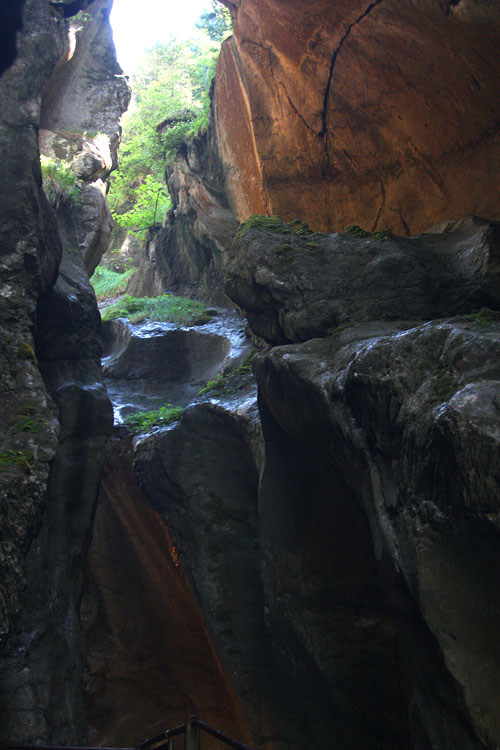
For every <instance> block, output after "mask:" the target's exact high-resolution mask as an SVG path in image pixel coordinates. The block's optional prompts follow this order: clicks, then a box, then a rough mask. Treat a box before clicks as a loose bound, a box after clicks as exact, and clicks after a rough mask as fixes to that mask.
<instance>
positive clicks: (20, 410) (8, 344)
mask: <svg viewBox="0 0 500 750" xmlns="http://www.w3.org/2000/svg"><path fill="white" fill-rule="evenodd" d="M17 5H18V4H17ZM2 12H4V11H3V10H2ZM23 24H24V29H25V33H23V34H22V35H21V34H20V35H19V37H18V41H17V46H18V58H17V60H16V61H15V63H14V64H13V65H12V66H11V67H9V68H8V70H6V71H5V72H4V73H3V75H2V77H1V79H0V97H1V101H2V107H1V111H0V133H1V137H0V159H1V162H2V169H3V174H4V178H3V179H2V181H1V183H0V245H1V247H2V261H1V264H0V287H1V296H0V329H1V330H0V338H1V341H2V364H1V369H0V381H1V388H0V402H1V403H0V411H1V416H2V424H3V425H4V430H3V435H2V441H1V447H0V452H1V453H2V456H3V460H4V464H5V465H4V466H3V467H2V469H3V470H2V472H1V474H2V480H6V481H2V487H1V505H2V508H1V510H2V518H3V519H5V525H3V527H2V532H3V538H2V553H1V563H0V588H1V591H0V600H1V606H0V642H2V643H3V642H4V640H5V636H6V634H7V632H8V630H9V627H10V624H11V618H12V617H13V616H14V615H15V614H16V613H17V611H18V610H19V606H20V601H21V594H22V590H23V586H24V583H25V579H24V557H25V551H26V549H27V547H28V546H29V543H30V540H31V538H32V536H33V535H34V534H35V533H36V531H37V530H38V529H39V527H40V522H41V515H42V512H43V506H44V503H45V500H46V495H45V487H46V480H47V474H48V463H49V461H50V460H51V459H52V457H53V455H54V451H55V442H56V440H55V438H56V434H57V433H56V425H55V424H54V407H53V405H52V404H51V402H50V399H49V398H48V397H47V391H46V388H45V386H44V384H43V380H42V378H41V375H40V373H39V371H38V368H37V364H36V357H35V354H34V341H33V333H32V321H33V314H34V311H35V307H36V300H37V296H38V294H40V293H42V292H45V291H47V289H49V288H50V286H51V284H53V282H54V280H55V277H56V273H57V266H58V263H59V260H60V257H61V252H62V249H61V243H60V240H59V237H58V234H57V227H56V222H55V219H54V216H53V214H52V212H51V209H50V207H49V205H48V203H47V199H46V197H45V194H44V193H43V190H42V179H41V172H40V160H39V155H38V143H37V136H36V124H37V118H38V116H39V111H40V92H41V90H42V88H43V86H44V84H45V82H46V81H47V79H48V77H49V76H50V73H51V71H52V68H53V66H54V65H55V64H56V62H57V59H58V57H59V56H60V55H61V53H62V50H63V48H64V33H65V29H64V27H63V24H62V23H61V22H60V21H58V20H57V18H56V17H54V16H53V15H52V14H51V13H50V11H49V9H48V7H47V6H46V4H45V3H38V2H34V1H33V2H26V3H25V7H24V12H23ZM35 57H36V58H37V64H36V65H35V64H32V62H31V61H33V60H34V59H35ZM27 68H29V69H31V70H32V76H31V77H30V79H29V80H28V79H27V78H26V76H25V72H26V69H27ZM21 416H24V417H25V420H24V423H26V422H31V427H33V428H34V429H31V430H26V429H21V430H17V429H14V428H15V427H16V426H20V417H21ZM22 421H23V420H21V422H22ZM19 433H23V434H19ZM10 451H13V452H14V454H16V455H14V456H12V454H9V452H10ZM17 451H21V454H18V453H17ZM9 455H10V458H12V459H13V460H12V461H9ZM16 456H17V459H19V460H16Z"/></svg>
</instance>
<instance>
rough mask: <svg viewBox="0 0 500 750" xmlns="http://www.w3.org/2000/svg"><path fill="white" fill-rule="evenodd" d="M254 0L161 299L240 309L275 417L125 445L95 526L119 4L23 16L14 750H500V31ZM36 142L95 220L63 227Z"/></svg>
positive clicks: (106, 412) (247, 1) (166, 248)
mask: <svg viewBox="0 0 500 750" xmlns="http://www.w3.org/2000/svg"><path fill="white" fill-rule="evenodd" d="M225 4H226V5H227V6H228V7H229V8H230V10H231V12H232V14H233V17H234V20H235V30H234V35H233V37H232V38H231V39H229V40H228V41H227V42H225V44H224V46H223V50H222V54H221V58H220V61H219V67H218V72H217V80H216V83H215V88H214V91H213V98H212V118H211V121H210V123H209V127H208V130H207V132H206V133H202V134H200V135H199V136H198V137H197V138H195V139H193V140H192V141H191V142H190V143H188V144H186V145H185V147H184V148H183V149H181V153H180V154H179V159H178V161H177V163H176V164H175V165H173V166H171V167H169V184H170V188H171V191H172V197H173V209H172V212H171V214H170V216H169V217H168V221H167V225H166V228H165V229H164V230H163V231H162V232H161V233H160V234H159V236H158V237H157V238H156V240H155V245H154V247H153V246H150V248H149V249H148V253H149V266H147V263H145V265H144V268H145V269H146V270H147V272H148V274H149V278H148V279H146V280H145V281H144V291H146V289H147V285H148V284H150V285H151V286H152V288H153V287H154V288H155V289H158V291H159V290H161V289H163V288H164V286H165V285H167V284H168V287H169V288H172V289H176V290H178V291H183V292H188V293H191V294H193V295H195V296H201V297H204V298H205V299H210V300H212V301H217V302H220V301H225V300H228V299H230V300H231V304H233V305H237V306H239V307H240V308H241V309H242V310H244V312H245V314H246V316H247V320H248V323H249V326H250V328H251V330H252V333H253V334H254V336H255V340H256V341H259V342H260V344H261V345H262V351H261V353H260V354H259V355H258V356H257V357H256V358H255V362H254V372H255V377H256V381H257V385H258V400H257V403H256V402H255V399H254V397H252V398H248V397H247V395H245V396H241V395H240V394H239V392H237V391H236V392H235V393H234V394H231V395H230V397H229V396H228V402H227V403H225V404H222V403H220V402H216V401H215V399H213V398H212V397H211V396H210V395H208V396H207V397H206V401H205V403H203V402H202V400H200V399H199V400H198V401H197V403H196V404H194V405H192V406H191V407H190V408H188V409H187V410H186V411H185V412H184V414H183V416H182V418H181V419H180V420H179V421H178V422H176V423H175V424H174V425H171V426H169V427H168V428H165V429H161V430H158V431H156V432H154V433H153V434H150V435H146V436H143V437H141V438H138V439H137V440H135V441H134V443H131V442H130V439H129V438H128V437H126V438H124V437H123V435H120V433H118V434H117V435H115V439H114V440H113V441H112V442H111V443H110V445H109V447H108V452H107V462H106V467H105V473H104V482H103V484H102V487H101V495H100V498H101V499H100V503H99V506H98V507H97V510H96V499H97V492H98V486H99V481H100V476H101V467H102V464H103V461H104V458H105V443H106V441H107V439H108V436H109V435H110V433H111V421H112V417H111V408H110V404H109V401H108V399H107V397H106V394H105V390H104V388H103V385H102V381H101V374H100V369H99V358H100V354H101V342H100V322H99V316H98V311H97V307H96V303H95V298H94V295H93V292H92V290H91V288H90V286H89V283H88V277H87V273H88V272H89V271H91V270H92V268H93V266H94V265H95V263H96V262H97V259H98V258H99V255H100V253H101V252H102V248H103V247H105V245H106V235H107V233H109V217H108V216H107V214H106V210H105V202H104V203H103V201H101V198H100V197H99V196H98V195H97V193H99V194H100V195H101V197H102V198H103V194H104V192H105V180H106V178H107V175H108V174H109V171H110V170H111V168H112V167H113V166H114V164H115V162H116V146H117V141H118V137H119V136H118V133H119V129H118V125H117V118H118V116H119V114H120V112H121V111H122V109H123V108H124V107H125V106H126V103H127V100H128V93H127V92H128V90H127V87H126V82H125V81H124V79H123V77H122V76H121V74H120V72H119V70H118V69H117V68H116V66H115V62H114V58H113V55H112V52H111V46H110V45H111V42H110V37H109V26H108V22H107V16H108V12H109V8H110V3H109V1H108V0H94V2H93V3H84V2H81V3H80V2H77V3H76V4H75V3H74V2H60V3H48V2H47V3H46V2H45V0H43V2H40V0H25V2H24V4H23V5H22V7H21V4H20V3H15V4H14V5H13V6H12V9H13V12H12V13H11V14H10V15H9V17H8V21H9V24H10V27H9V28H10V29H11V34H10V36H9V37H8V40H7V42H8V43H7V44H6V46H5V49H4V50H2V58H1V63H2V69H3V71H4V72H3V75H2V78H1V80H0V86H1V96H2V103H3V105H4V106H3V107H2V111H1V113H0V127H1V134H2V163H3V164H4V167H5V174H6V175H7V177H8V179H5V180H3V181H2V183H1V185H0V190H1V201H0V218H1V220H2V221H1V228H0V232H1V235H0V237H1V247H2V262H1V265H0V283H1V285H2V298H1V301H0V326H1V333H2V369H1V372H0V378H1V382H2V395H1V400H0V410H1V414H2V417H3V423H4V426H5V427H4V431H3V433H2V437H1V440H2V443H1V446H0V448H1V450H0V482H1V492H2V494H1V497H0V500H1V511H2V519H5V523H4V524H3V529H2V531H3V537H2V547H1V552H2V557H1V575H2V578H1V584H2V596H3V600H2V608H1V617H2V620H1V626H2V633H1V634H2V639H3V640H2V650H1V652H0V660H1V667H2V680H1V686H0V707H1V712H2V734H1V735H0V738H1V740H2V741H5V742H7V741H8V742H54V743H61V744H64V743H84V742H85V741H86V740H87V718H88V719H90V724H91V727H92V730H93V734H92V737H93V738H94V739H95V740H96V741H99V742H106V743H118V742H123V743H126V744H129V743H131V742H134V741H138V740H140V739H142V738H144V736H146V735H147V734H148V733H150V732H151V733H154V731H156V730H157V729H163V728H164V726H165V724H164V721H166V720H168V722H169V723H170V722H174V723H176V722H177V721H181V720H182V719H183V718H185V713H186V712H191V711H193V710H194V711H200V712H203V713H205V712H206V713H205V716H204V718H209V719H211V720H213V721H214V723H217V724H218V723H219V722H222V723H223V724H224V726H223V728H224V729H226V730H227V731H230V732H233V733H234V734H236V735H238V736H239V737H240V738H241V739H248V741H250V740H249V738H251V739H252V741H253V742H254V743H255V744H256V745H258V746H259V747H262V748H268V749H269V750H285V749H286V750H295V748H297V749H298V748H299V747H302V746H304V745H307V746H308V747H311V748H316V747H317V748H319V747H325V746H327V747H330V746H335V747H336V748H339V749H340V750H342V749H343V748H345V750H348V749H349V750H352V748H359V750H364V749H365V748H370V750H374V749H375V748H379V749H380V750H382V749H384V750H393V749H394V748H395V747H397V748H401V749H403V748H408V750H410V748H415V749H416V750H428V748H429V747H435V748H439V749H440V750H441V749H442V750H445V749H447V748H450V747H457V748H464V749H465V750H473V749H474V750H480V749H483V750H484V748H488V749H491V750H495V748H497V747H498V746H499V745H500V727H499V723H498V716H499V715H500V706H499V705H498V689H497V681H498V680H497V677H498V674H499V673H500V654H499V650H498V637H497V633H498V630H499V627H500V613H499V610H498V601H499V597H498V593H499V588H498V580H499V572H500V557H499V554H498V549H499V545H498V517H499V508H498V502H499V497H500V477H499V475H498V466H499V465H500V463H499V458H500V429H499V403H500V385H499V384H500V362H499V361H498V343H499V341H498V339H499V333H498V330H499V329H498V326H499V315H500V281H499V270H498V269H499V268H500V262H499V258H500V244H499V236H500V229H499V224H498V223H495V221H493V220H494V219H495V218H496V219H498V218H499V217H498V205H499V201H498V198H499V192H500V191H499V183H498V166H499V165H498V148H497V147H498V97H497V96H496V93H497V90H498V78H499V72H500V55H499V52H498V50H499V49H500V47H499V44H498V42H499V39H500V29H499V15H500V14H499V10H498V5H497V3H495V2H494V0H485V1H484V2H476V1H475V0H459V1H458V2H446V1H445V0H440V1H439V2H438V0H424V1H423V2H417V1H416V0H414V1H411V0H405V1H404V2H402V3H396V2H395V0H375V1H374V2H371V3H365V4H362V3H361V2H358V1H357V0H356V2H354V3H352V2H350V3H347V2H338V3H335V4H332V3H327V2H324V0H323V1H322V0H312V1H311V2H310V3H307V4H305V3H299V2H298V1H297V2H296V0H290V2H287V3H286V4H285V3H283V2H280V0H253V1H251V0H236V1H235V2H229V0H228V1H227V2H226V3H225ZM19 9H21V10H22V14H20V13H19V12H17V13H16V10H17V11H19ZM79 10H84V11H85V13H88V14H90V18H86V17H85V18H86V20H84V21H83V26H82V28H80V29H79V30H78V31H73V32H72V33H73V37H71V35H70V41H71V38H72V39H73V42H74V45H73V42H72V43H71V44H70V45H69V46H68V29H69V26H70V25H71V18H72V17H73V16H74V15H75V14H76V12H77V11H79ZM1 12H2V13H3V12H4V11H3V10H2V11H1ZM65 16H67V18H65ZM21 27H22V29H21ZM18 31H21V33H19V34H17V36H16V33H17V32H18ZM79 39H80V40H81V42H82V44H81V45H80V46H79V44H78V40H79ZM99 51H102V56H101V55H100V54H98V53H99ZM16 53H17V58H16V59H15V60H14V56H15V54H16ZM100 62H103V65H104V67H103V68H99V64H100ZM96 66H97V68H96ZM27 71H30V73H29V75H27ZM89 80H93V81H94V82H95V80H97V82H98V84H99V85H98V86H96V87H91V90H90V91H88V90H87V89H86V88H85V86H86V82H88V81H89ZM85 92H86V93H85ZM106 112H107V115H106V114H105V113H106ZM40 125H41V126H42V131H40V132H39V128H40ZM39 136H40V143H41V148H42V150H43V151H44V152H45V154H46V156H47V158H53V157H57V158H58V159H61V158H63V160H64V161H65V162H66V163H67V165H68V167H69V168H70V169H71V170H72V173H73V174H74V175H76V178H77V189H78V192H79V194H80V195H81V196H82V200H81V203H80V204H78V203H73V204H71V203H70V202H68V200H66V198H65V197H62V196H59V197H57V198H56V199H55V200H52V205H51V204H50V203H49V201H48V200H47V197H46V195H45V193H44V191H43V189H42V175H41V170H40V160H39V157H40V147H39ZM99 136H104V137H105V138H104V140H103V139H101V138H99ZM103 144H104V145H103ZM89 191H90V192H89ZM91 195H92V198H90V196H91ZM85 196H89V199H88V201H87V200H86V199H85V200H84V197H85ZM94 198H95V201H94ZM103 206H104V208H102V207H103ZM101 209H102V210H101ZM253 212H257V213H260V214H265V215H266V214H281V215H282V216H283V217H284V218H286V219H297V218H298V219H301V220H306V221H308V222H309V223H310V225H311V226H312V228H313V230H322V229H323V230H326V231H333V230H342V229H344V228H345V226H346V225H353V224H356V225H361V226H362V227H363V229H361V228H360V227H359V226H358V227H351V228H350V230H349V231H347V232H345V233H341V234H333V235H327V234H320V233H319V232H317V231H311V229H309V228H308V226H307V225H305V224H304V223H302V222H295V223H290V224H285V223H283V221H282V220H281V219H279V218H275V217H270V216H264V217H259V218H257V219H255V218H254V219H253V220H251V221H249V222H248V223H247V224H246V225H244V226H243V227H241V228H240V231H239V232H238V236H237V237H236V239H235V240H234V235H235V232H236V228H237V221H238V220H239V219H246V218H247V216H248V214H250V213H253ZM467 214H476V217H474V218H470V219H463V220H461V221H459V222H458V223H454V222H452V221H450V220H451V219H455V218H456V219H462V217H464V216H466V215H467ZM477 215H479V216H480V217H482V218H477ZM438 221H441V222H442V223H441V225H440V226H439V227H436V228H435V229H434V230H433V231H432V233H429V234H422V235H420V236H418V237H404V236H403V237H401V236H397V235H398V234H399V235H413V234H415V233H416V232H419V231H420V230H423V229H426V228H428V227H429V225H431V224H434V223H435V222H438ZM366 230H370V231H366ZM373 230H382V231H376V232H375V233H374V234H373V233H370V232H371V231H373ZM384 230H392V232H394V234H391V232H390V231H384ZM233 240H234V244H233ZM224 280H225V285H224V283H223V282H224ZM94 514H95V523H94ZM92 536H93V538H92V539H91V537H92ZM89 549H90V558H89V560H90V565H89V566H88V567H87V566H86V560H87V552H88V550H89ZM85 571H86V572H87V573H88V575H87V576H86V581H85V582H84V580H83V578H84V574H85ZM132 603H133V604H134V605H135V606H132ZM80 605H81V606H80ZM79 620H80V621H79ZM81 625H83V629H84V641H83V642H82V638H81V631H80V626H81ZM193 641H196V649H195V648H194V645H193V646H192V647H191V645H192V644H193ZM186 665H187V668H186V669H185V668H184V667H185V666H186ZM84 680H85V691H84V685H83V682H84ZM155 691H158V692H160V693H161V696H160V697H159V698H158V697H157V698H156V700H155ZM176 696H177V698H176ZM145 725H147V726H145Z"/></svg>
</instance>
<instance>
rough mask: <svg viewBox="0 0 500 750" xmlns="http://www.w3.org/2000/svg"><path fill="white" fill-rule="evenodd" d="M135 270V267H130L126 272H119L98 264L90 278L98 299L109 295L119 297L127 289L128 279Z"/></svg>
mask: <svg viewBox="0 0 500 750" xmlns="http://www.w3.org/2000/svg"><path fill="white" fill-rule="evenodd" d="M134 271H135V269H134V268H130V269H129V270H128V271H125V272H124V273H118V272H117V271H112V270H111V268H106V266H97V268H96V269H95V271H94V275H93V276H92V278H91V279H90V283H91V284H92V286H93V287H94V292H95V296H96V297H97V299H98V300H103V299H107V298H108V297H118V295H119V294H122V293H123V292H124V291H125V290H126V288H127V284H128V280H129V279H130V277H131V276H132V274H133V273H134Z"/></svg>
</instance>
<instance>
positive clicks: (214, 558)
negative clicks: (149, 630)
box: [135, 402, 305, 747]
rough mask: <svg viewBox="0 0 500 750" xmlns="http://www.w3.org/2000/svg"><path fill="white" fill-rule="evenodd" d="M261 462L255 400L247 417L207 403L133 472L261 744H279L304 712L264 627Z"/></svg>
mask: <svg viewBox="0 0 500 750" xmlns="http://www.w3.org/2000/svg"><path fill="white" fill-rule="evenodd" d="M260 457H261V456H260V434H259V424H258V422H256V413H255V402H254V403H253V404H251V405H249V406H248V407H247V409H246V410H245V411H243V410H241V411H239V412H235V411H233V410H231V409H227V408H225V407H222V406H217V405H212V404H200V405H197V406H193V407H190V408H189V409H187V410H186V411H185V412H184V414H183V415H182V417H181V420H180V423H179V424H178V425H176V426H174V427H173V428H171V429H169V430H167V431H165V432H162V433H160V434H159V435H156V436H155V435H153V436H151V437H149V438H145V439H144V440H142V441H141V442H140V443H139V445H138V447H137V451H136V456H135V472H136V476H137V478H138V481H139V484H140V486H141V488H142V489H143V491H145V493H146V496H147V498H148V500H149V502H150V503H151V504H152V506H153V508H154V509H155V510H156V511H157V512H158V513H159V514H160V515H161V517H162V518H163V519H164V521H165V522H166V523H167V525H168V528H169V529H170V533H171V534H172V535H173V539H174V540H175V545H176V550H177V553H178V555H179V558H180V560H181V561H182V566H183V567H184V569H185V570H186V572H187V574H188V577H189V581H190V583H191V586H192V589H193V591H194V593H195V596H196V598H197V600H198V602H199V604H200V605H201V607H202V611H203V613H204V617H205V620H206V622H207V625H208V627H209V629H210V632H211V633H212V637H213V639H214V644H215V646H216V648H217V653H218V654H219V656H220V658H221V661H222V663H223V665H224V666H225V668H226V669H227V671H228V673H229V674H231V676H232V680H233V684H234V685H235V686H236V688H237V691H238V693H239V695H240V696H241V700H242V703H243V708H244V711H245V714H246V716H247V717H248V719H249V720H250V724H251V727H252V730H253V733H254V741H256V742H257V744H258V745H259V746H261V745H263V744H266V743H269V744H270V745H271V746H272V747H281V746H282V745H281V742H283V743H286V742H288V741H292V738H293V736H294V734H295V735H297V733H298V727H300V725H301V724H302V723H303V722H305V717H304V712H305V711H304V706H303V703H302V701H301V699H300V697H299V695H298V694H297V692H296V691H295V689H294V688H296V687H297V686H294V687H290V685H289V684H288V681H287V679H286V677H285V676H284V675H282V674H280V671H279V669H276V664H275V662H274V658H273V653H272V646H271V643H270V640H269V636H268V633H267V630H266V627H265V622H264V598H263V589H262V584H261V577H260V552H259V541H258V538H259V531H258V507H257V502H258V477H259V464H260ZM202 529H203V532H202V533H200V531H201V530H202ZM283 746H288V745H286V744H283Z"/></svg>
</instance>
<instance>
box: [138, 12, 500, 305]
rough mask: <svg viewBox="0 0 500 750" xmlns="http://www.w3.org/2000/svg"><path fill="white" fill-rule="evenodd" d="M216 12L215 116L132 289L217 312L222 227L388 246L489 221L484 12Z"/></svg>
mask: <svg viewBox="0 0 500 750" xmlns="http://www.w3.org/2000/svg"><path fill="white" fill-rule="evenodd" d="M221 1H222V2H223V4H225V5H227V7H228V8H229V9H230V11H231V13H232V16H233V19H234V34H233V36H232V37H231V38H230V39H228V40H226V41H225V42H224V44H223V45H222V50H221V55H220V58H219V64H218V68H217V76H216V81H215V86H214V89H213V97H212V115H213V118H212V120H211V121H210V123H209V126H208V131H207V133H206V134H205V135H203V136H202V137H201V138H200V139H194V140H193V141H192V142H191V143H190V144H188V145H187V146H186V148H185V150H184V151H183V153H181V154H180V156H179V159H178V161H177V163H176V164H175V166H174V167H173V168H170V169H169V174H168V178H169V179H168V182H169V189H170V192H171V194H172V196H173V212H172V214H171V215H170V218H169V220H168V224H167V229H166V230H165V231H163V232H162V233H161V234H160V237H159V238H158V240H157V241H156V242H155V244H154V248H152V249H150V250H149V252H148V258H147V259H146V260H145V263H144V266H143V269H142V270H141V272H140V274H139V275H138V276H137V277H136V278H137V282H136V283H138V284H139V283H140V282H139V279H141V278H143V279H144V278H145V279H147V286H142V287H140V288H141V292H143V291H145V290H146V289H155V290H157V289H160V290H161V291H163V290H164V289H165V288H172V289H176V290H177V291H179V292H180V293H186V294H194V295H195V296H199V297H200V298H202V299H206V300H208V301H212V302H214V303H223V302H224V296H223V279H224V274H225V270H226V265H227V263H226V261H227V259H228V258H229V257H230V256H231V240H232V237H233V236H234V223H233V217H235V218H236V219H238V220H240V221H243V220H246V219H247V218H248V216H249V215H251V214H264V215H279V216H281V217H283V218H284V219H285V220H286V221H292V220H294V219H301V220H302V221H306V222H308V223H309V224H310V226H311V227H312V228H313V229H314V230H316V231H322V232H333V231H340V232H342V231H344V230H345V229H346V227H348V226H350V225H353V224H355V225H360V226H362V227H363V228H364V229H366V230H368V231H371V232H375V231H379V230H390V231H392V232H394V233H395V234H398V235H412V234H416V233H419V232H423V231H425V230H427V229H428V227H430V226H432V225H434V224H437V223H438V222H441V221H449V220H458V219H461V218H462V217H464V216H467V215H472V214H475V215H478V216H483V217H485V218H487V219H489V220H498V219H500V215H499V213H498V194H499V191H500V185H499V177H498V175H499V174H500V169H499V166H500V165H499V163H498V154H499V153H500V150H499V149H498V142H499V137H500V131H499V125H498V123H499V119H500V112H499V105H498V97H497V96H496V92H497V88H498V77H499V75H500V56H499V55H498V38H499V37H500V10H499V8H498V6H497V4H496V3H494V2H490V1H489V2H486V3H485V2H483V0H460V2H446V1H445V0H425V2H416V0H404V2H403V3H401V2H399V0H383V2H382V0H375V2H370V0H367V1H366V2H363V1H362V0H356V1H355V2H352V0H342V1H341V2H336V3H335V4H332V3H331V2H328V0H312V2H308V3H306V4H305V3H301V2H300V1H299V0H293V2H290V3H286V7H285V5H284V4H283V2H282V0H259V1H258V2H255V0H234V1H233V0H231V1H229V0H227V1H226V0H221ZM485 185H487V186H488V188H487V189H483V186H485ZM156 293H157V292H156ZM225 303H226V304H227V300H226V301H225Z"/></svg>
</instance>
